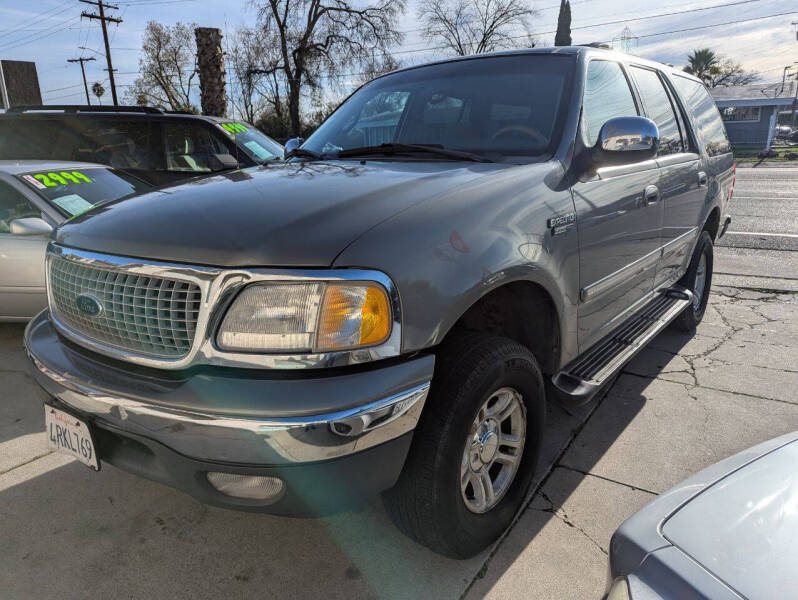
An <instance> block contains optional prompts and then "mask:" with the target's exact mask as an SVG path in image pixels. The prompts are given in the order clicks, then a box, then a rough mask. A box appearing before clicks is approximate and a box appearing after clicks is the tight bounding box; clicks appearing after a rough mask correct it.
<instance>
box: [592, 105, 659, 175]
mask: <svg viewBox="0 0 798 600" xmlns="http://www.w3.org/2000/svg"><path fill="white" fill-rule="evenodd" d="M658 149H659V129H657V125H656V124H655V123H654V121H652V120H651V119H647V118H645V117H615V118H614V119H610V120H609V121H607V122H606V123H604V125H602V127H601V131H599V135H598V140H597V141H596V145H595V146H593V150H592V152H591V155H592V156H591V157H592V162H593V166H595V167H608V166H612V165H625V164H629V163H636V162H641V161H644V160H648V159H650V158H654V157H655V156H656V155H657V150H658Z"/></svg>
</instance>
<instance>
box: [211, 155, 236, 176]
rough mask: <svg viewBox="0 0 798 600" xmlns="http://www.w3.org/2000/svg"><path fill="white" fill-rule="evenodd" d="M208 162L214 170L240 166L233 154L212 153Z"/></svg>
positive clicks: (225, 169)
mask: <svg viewBox="0 0 798 600" xmlns="http://www.w3.org/2000/svg"><path fill="white" fill-rule="evenodd" d="M208 163H209V164H208V166H210V168H211V171H214V172H216V171H227V170H229V169H237V168H238V161H237V160H236V158H235V156H233V155H232V154H211V156H210V158H209V160H208Z"/></svg>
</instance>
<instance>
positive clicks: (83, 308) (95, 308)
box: [75, 294, 103, 317]
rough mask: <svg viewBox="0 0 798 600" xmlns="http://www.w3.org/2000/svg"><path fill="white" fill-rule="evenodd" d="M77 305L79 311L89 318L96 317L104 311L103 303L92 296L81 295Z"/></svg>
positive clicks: (76, 302) (77, 299) (76, 300)
mask: <svg viewBox="0 0 798 600" xmlns="http://www.w3.org/2000/svg"><path fill="white" fill-rule="evenodd" d="M75 304H76V305H77V307H78V310H79V311H80V312H82V313H83V314H84V315H86V316H88V317H96V316H97V315H99V314H100V313H101V312H102V311H103V305H102V303H101V302H100V301H99V300H98V299H97V297H96V296H93V295H91V294H80V295H79V296H78V297H77V298H75Z"/></svg>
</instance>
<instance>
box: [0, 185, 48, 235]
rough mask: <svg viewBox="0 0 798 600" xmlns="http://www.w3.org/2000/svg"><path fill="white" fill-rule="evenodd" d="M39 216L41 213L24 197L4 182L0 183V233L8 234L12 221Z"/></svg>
mask: <svg viewBox="0 0 798 600" xmlns="http://www.w3.org/2000/svg"><path fill="white" fill-rule="evenodd" d="M41 216H42V213H41V211H40V210H39V209H38V208H36V207H35V206H34V205H33V204H31V203H30V201H29V200H28V199H27V198H25V196H23V195H22V194H21V193H20V192H18V191H17V190H15V189H14V188H13V187H11V186H10V185H9V184H7V183H6V182H5V181H0V233H10V232H11V221H13V220H14V219H25V218H27V217H41Z"/></svg>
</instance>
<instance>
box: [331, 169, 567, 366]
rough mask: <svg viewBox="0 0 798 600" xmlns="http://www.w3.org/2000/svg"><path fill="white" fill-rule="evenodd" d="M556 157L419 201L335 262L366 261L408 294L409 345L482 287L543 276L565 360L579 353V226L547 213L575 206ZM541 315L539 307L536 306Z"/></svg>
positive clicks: (539, 280)
mask: <svg viewBox="0 0 798 600" xmlns="http://www.w3.org/2000/svg"><path fill="white" fill-rule="evenodd" d="M558 169H560V167H559V163H545V164H536V165H522V166H508V167H507V168H506V169H503V170H501V171H500V172H498V173H492V174H490V175H486V176H485V177H483V178H481V179H479V180H477V181H476V182H472V183H471V184H469V186H468V187H467V188H465V189H464V188H462V187H460V188H458V189H457V190H452V191H451V192H450V193H448V194H444V195H441V196H438V197H436V198H431V199H428V200H426V201H423V202H420V203H418V204H416V205H414V206H413V207H411V208H410V209H408V210H406V211H403V212H401V213H399V214H398V215H395V216H394V217H392V218H391V219H389V220H387V221H385V222H383V223H381V224H380V225H378V226H377V227H375V228H373V229H371V230H370V231H368V232H366V233H365V234H364V235H363V236H361V237H360V238H359V239H358V240H356V241H355V242H354V243H353V244H351V245H350V246H349V247H347V248H346V249H345V250H344V251H343V252H342V253H341V254H340V255H339V256H338V257H337V259H336V261H335V266H336V267H355V266H363V265H369V266H370V267H371V268H376V269H379V270H381V271H383V272H385V273H387V274H388V275H389V276H390V277H391V278H392V279H393V281H394V283H395V284H396V286H397V289H398V290H399V294H400V297H401V303H402V317H403V324H402V327H403V328H402V333H403V339H402V350H403V352H413V351H417V350H421V349H424V348H429V347H431V346H435V345H437V344H439V343H440V342H441V341H442V340H443V338H444V337H445V336H446V334H447V333H448V331H449V330H450V329H451V328H452V326H453V325H454V324H455V323H456V322H457V320H458V319H459V318H460V317H461V316H462V315H463V314H464V313H465V312H466V310H468V308H469V307H470V306H472V305H473V304H474V303H475V302H477V301H478V300H479V299H480V298H481V297H483V296H485V295H486V294H488V293H490V292H491V291H493V290H495V289H496V288H498V287H500V286H502V285H506V284H508V283H510V282H513V281H530V282H533V283H536V284H538V285H540V286H541V287H542V288H543V289H544V290H546V292H547V293H548V294H549V296H550V297H551V299H552V301H553V304H554V306H555V308H556V310H557V313H558V316H559V321H560V329H561V331H560V337H561V340H562V356H561V360H562V361H567V360H569V359H570V358H572V357H573V356H575V355H576V354H577V349H576V305H577V302H578V289H579V281H578V273H579V256H578V250H579V249H578V238H577V230H576V227H571V228H570V229H568V230H567V231H564V232H560V233H558V234H557V235H554V234H553V232H552V229H550V228H549V227H548V220H549V219H550V218H552V217H556V216H558V215H566V214H570V213H572V212H573V211H574V207H573V200H572V198H571V195H570V192H569V191H568V190H567V189H565V190H561V191H558V190H555V189H554V188H553V187H552V186H550V185H548V183H547V182H551V181H552V180H556V179H557V178H556V177H551V173H552V172H553V171H557V170H558ZM530 318H534V315H530Z"/></svg>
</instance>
